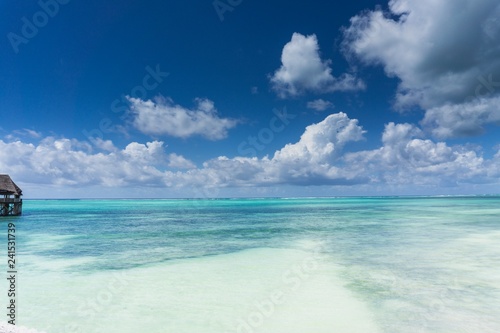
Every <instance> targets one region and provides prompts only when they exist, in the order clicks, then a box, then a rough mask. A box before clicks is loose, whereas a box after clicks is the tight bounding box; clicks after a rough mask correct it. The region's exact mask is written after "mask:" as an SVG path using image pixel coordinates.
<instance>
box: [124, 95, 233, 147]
mask: <svg viewBox="0 0 500 333" xmlns="http://www.w3.org/2000/svg"><path fill="white" fill-rule="evenodd" d="M128 100H129V102H130V111H131V114H132V116H133V120H132V123H133V125H134V127H135V128H137V129H138V130H139V131H141V132H142V133H144V134H148V135H152V136H164V135H168V136H173V137H178V138H188V137H192V136H202V137H204V138H206V139H209V140H221V139H224V138H226V137H227V133H228V130H229V129H231V128H233V127H235V126H236V125H237V124H238V121H237V120H234V119H229V118H221V117H219V115H218V111H217V109H216V108H215V106H214V103H213V102H212V101H211V100H208V99H196V106H195V107H194V108H193V109H188V108H185V107H183V106H181V105H178V104H174V102H173V101H172V100H171V99H168V98H156V99H155V100H147V101H144V100H141V99H137V98H131V97H129V98H128Z"/></svg>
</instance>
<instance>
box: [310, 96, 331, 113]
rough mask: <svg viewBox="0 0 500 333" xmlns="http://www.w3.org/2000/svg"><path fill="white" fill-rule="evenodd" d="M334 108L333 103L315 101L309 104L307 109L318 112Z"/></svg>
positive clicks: (320, 100)
mask: <svg viewBox="0 0 500 333" xmlns="http://www.w3.org/2000/svg"><path fill="white" fill-rule="evenodd" d="M333 107H334V105H333V103H332V102H330V101H325V100H323V99H321V98H320V99H316V100H314V101H309V102H307V108H308V109H313V110H316V111H325V110H327V109H332V108H333Z"/></svg>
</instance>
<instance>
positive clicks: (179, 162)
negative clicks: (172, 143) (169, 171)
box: [168, 153, 196, 169]
mask: <svg viewBox="0 0 500 333" xmlns="http://www.w3.org/2000/svg"><path fill="white" fill-rule="evenodd" d="M168 166H169V167H171V168H174V169H194V168H196V165H195V164H194V163H193V162H191V161H190V160H188V159H187V158H185V157H184V156H182V155H177V154H175V153H172V154H170V155H168Z"/></svg>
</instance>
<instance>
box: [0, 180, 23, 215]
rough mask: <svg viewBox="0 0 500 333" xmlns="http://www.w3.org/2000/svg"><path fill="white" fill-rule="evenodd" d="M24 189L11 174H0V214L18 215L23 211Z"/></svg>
mask: <svg viewBox="0 0 500 333" xmlns="http://www.w3.org/2000/svg"><path fill="white" fill-rule="evenodd" d="M22 195H23V191H22V190H21V188H19V186H17V185H16V183H14V181H12V179H11V178H10V176H9V175H0V216H18V215H21V214H22V212H23V199H21V196H22Z"/></svg>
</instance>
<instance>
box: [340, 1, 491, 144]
mask: <svg viewBox="0 0 500 333" xmlns="http://www.w3.org/2000/svg"><path fill="white" fill-rule="evenodd" d="M499 17H500V4H499V3H498V1H496V0H483V1H479V2H478V1H474V0H443V1H435V0H422V1H410V0H391V1H390V2H389V11H388V12H383V11H382V10H381V9H377V10H374V11H367V12H364V13H363V14H360V15H358V16H355V17H353V18H352V19H351V25H350V27H348V28H347V29H345V41H344V46H345V50H346V52H347V53H348V54H350V55H354V56H356V57H358V58H359V59H361V60H362V61H363V62H365V63H367V64H379V65H382V66H383V67H384V69H385V72H386V73H387V75H389V76H393V77H397V78H399V79H400V80H401V82H400V84H399V88H398V91H397V93H396V97H395V101H396V103H395V105H396V106H397V107H398V108H406V107H409V106H412V105H418V106H420V107H422V108H423V109H424V110H427V111H428V112H429V116H428V118H429V119H428V121H427V123H433V124H434V125H435V126H436V128H435V131H436V133H440V135H441V136H444V135H445V134H446V135H447V136H455V135H463V134H467V133H468V134H477V133H478V132H479V130H478V129H477V128H475V129H464V128H463V124H458V125H457V126H455V125H454V124H453V123H452V122H447V121H445V120H444V118H450V114H449V113H450V112H453V113H455V112H456V113H459V114H461V115H464V114H465V113H467V114H468V117H470V119H471V121H472V122H473V123H475V124H476V125H479V127H482V125H484V124H485V123H487V122H489V121H490V120H491V121H493V122H495V121H496V120H495V119H496V118H497V116H496V115H491V113H497V112H498V111H497V110H495V109H494V108H493V107H492V106H493V105H494V103H495V98H496V97H498V96H499V95H500V33H499V32H500V25H499V24H497V23H498V19H499ZM478 98H483V101H482V102H481V103H482V104H483V105H486V104H488V105H490V106H491V107H487V111H484V112H483V111H479V112H478V111H477V110H469V111H460V110H461V108H460V107H458V106H460V105H462V106H464V107H468V104H469V103H470V101H471V99H478ZM441 108H442V109H441ZM441 110H442V111H443V112H445V113H447V114H446V115H443V116H442V117H440V116H437V115H436V113H437V112H440V111H441ZM453 110H455V111H453ZM485 112H486V113H487V114H485ZM461 115H457V116H456V117H458V118H460V117H461ZM451 117H454V116H451ZM441 118H443V119H441ZM434 120H435V121H434Z"/></svg>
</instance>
